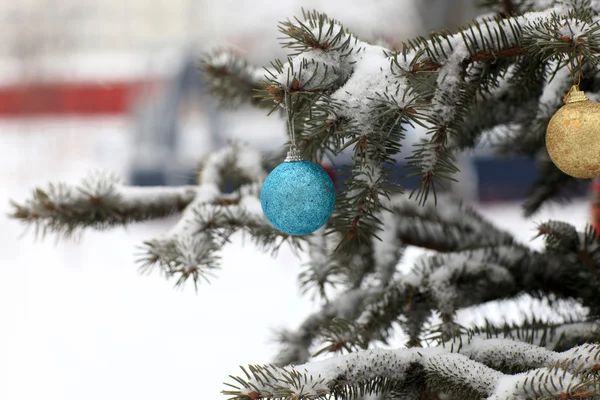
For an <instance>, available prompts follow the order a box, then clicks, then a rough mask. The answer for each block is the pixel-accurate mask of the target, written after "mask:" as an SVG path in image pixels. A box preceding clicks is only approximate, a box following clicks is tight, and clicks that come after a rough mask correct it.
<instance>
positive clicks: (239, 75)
mask: <svg viewBox="0 0 600 400" xmlns="http://www.w3.org/2000/svg"><path fill="white" fill-rule="evenodd" d="M201 69H202V71H203V72H204V73H205V74H206V75H207V78H208V79H207V80H206V81H207V83H208V85H209V90H210V92H211V93H212V94H214V95H216V96H217V97H218V98H219V99H221V101H222V102H224V103H225V104H229V105H232V104H235V103H239V102H248V103H251V104H253V105H255V106H263V107H271V105H270V104H268V103H265V102H262V101H261V98H260V96H259V91H260V90H261V89H263V87H264V85H261V83H260V82H261V81H264V80H265V76H264V75H265V70H264V69H262V68H258V67H255V66H252V65H250V64H249V63H248V62H247V61H246V60H244V59H243V58H241V57H239V56H237V55H236V54H235V53H234V52H232V51H225V50H219V51H215V52H213V53H212V54H208V55H206V56H205V57H204V58H203V59H202V61H201Z"/></svg>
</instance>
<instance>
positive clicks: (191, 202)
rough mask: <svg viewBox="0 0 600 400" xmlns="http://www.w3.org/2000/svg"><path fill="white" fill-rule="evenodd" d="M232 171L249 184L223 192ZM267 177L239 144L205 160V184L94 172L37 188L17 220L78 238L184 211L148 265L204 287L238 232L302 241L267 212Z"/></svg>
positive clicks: (154, 247)
mask: <svg viewBox="0 0 600 400" xmlns="http://www.w3.org/2000/svg"><path fill="white" fill-rule="evenodd" d="M224 174H230V175H232V174H233V175H235V176H236V177H239V178H241V179H243V180H245V183H244V184H243V185H242V186H241V187H239V188H238V190H236V191H235V192H233V193H230V194H226V193H221V191H220V190H219V185H220V184H221V183H223V181H224ZM265 177H266V171H265V170H264V168H263V166H262V159H261V156H260V154H259V153H258V152H256V151H254V150H252V149H250V148H249V147H248V146H247V145H245V144H242V143H239V142H232V143H230V144H229V145H228V146H227V147H225V148H224V149H222V150H219V151H216V152H213V153H211V154H210V155H209V156H208V157H207V158H206V159H205V160H204V162H203V166H202V171H201V172H200V174H199V180H200V183H201V184H200V185H199V186H184V187H175V188H171V187H132V186H126V185H122V184H120V183H119V181H118V180H117V178H116V177H115V175H111V174H107V173H93V174H91V175H90V177H88V178H87V179H85V180H84V181H83V182H82V183H81V184H80V185H67V184H51V185H49V186H48V188H46V189H42V188H37V189H35V191H34V193H33V196H32V198H31V199H29V200H27V201H26V202H25V203H23V204H19V203H16V202H13V207H14V208H15V210H14V211H13V213H12V214H11V216H12V217H13V218H16V219H19V220H21V221H22V222H24V223H26V224H29V225H33V226H34V227H35V228H36V231H37V232H38V233H41V234H45V233H59V234H64V235H65V236H69V235H72V234H73V233H75V232H76V231H77V230H78V229H81V230H83V229H85V228H95V229H107V228H112V227H116V226H122V225H126V224H129V223H133V222H140V221H145V220H149V219H152V218H161V217H166V216H169V215H171V214H173V213H177V212H182V215H181V218H180V219H179V221H178V222H177V223H176V224H175V226H174V227H173V228H172V229H171V230H169V231H168V232H167V233H166V234H165V235H163V236H162V237H160V238H156V239H152V240H148V241H146V242H145V243H144V247H143V250H142V253H141V255H140V261H141V262H142V270H143V271H150V270H151V269H152V268H153V267H154V266H158V267H159V269H160V270H161V272H163V273H164V274H165V275H166V276H168V277H173V276H177V278H178V279H177V285H181V284H183V283H184V282H185V281H186V280H187V279H189V278H192V279H193V281H194V284H195V285H197V283H198V281H199V280H200V279H205V280H206V279H208V277H209V276H210V275H211V273H212V271H213V270H214V269H216V268H217V267H218V261H219V257H218V254H217V252H218V251H219V250H220V249H221V248H222V247H223V245H224V244H225V243H226V242H227V240H228V239H229V237H230V236H231V235H232V234H233V233H234V232H237V231H240V230H243V231H245V232H248V233H250V235H251V236H252V239H253V240H254V241H255V242H256V243H257V244H259V245H261V246H262V247H263V248H266V249H271V250H272V251H276V250H277V249H278V248H279V246H281V244H282V243H284V242H290V243H291V244H292V245H293V246H296V247H297V246H298V244H299V240H298V239H296V238H291V237H288V236H287V235H284V234H282V233H280V232H278V231H276V230H275V229H273V228H272V227H271V226H270V225H269V223H268V222H267V220H266V219H265V218H264V215H263V214H262V211H261V207H260V201H259V198H258V197H259V192H260V185H261V183H262V181H263V180H264V178H265Z"/></svg>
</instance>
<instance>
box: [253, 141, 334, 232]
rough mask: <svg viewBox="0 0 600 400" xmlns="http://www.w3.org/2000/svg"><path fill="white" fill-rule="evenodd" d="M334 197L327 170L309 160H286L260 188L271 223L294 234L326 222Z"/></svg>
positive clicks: (312, 228)
mask: <svg viewBox="0 0 600 400" xmlns="http://www.w3.org/2000/svg"><path fill="white" fill-rule="evenodd" d="M290 152H291V151H290ZM288 158H290V157H289V155H288ZM291 158H292V159H293V158H294V157H291ZM335 200H336V194H335V187H334V185H333V182H332V180H331V178H330V177H329V175H328V174H327V172H325V170H324V169H323V168H321V167H320V166H319V165H317V164H314V163H312V162H310V161H306V160H298V161H294V160H292V161H288V159H286V162H283V163H281V164H279V165H278V166H277V167H276V168H275V169H274V170H273V171H272V172H271V173H270V174H269V175H268V176H267V179H265V181H264V183H263V186H262V188H261V191H260V204H261V206H262V210H263V213H264V214H265V217H266V218H267V220H268V221H269V223H270V224H271V225H273V227H274V228H276V229H278V230H279V231H281V232H283V233H286V234H288V235H292V236H301V235H308V234H310V233H313V232H314V231H316V230H317V229H319V228H321V227H322V226H323V225H325V223H326V222H327V220H328V219H329V217H331V214H332V213H333V209H334V208H335Z"/></svg>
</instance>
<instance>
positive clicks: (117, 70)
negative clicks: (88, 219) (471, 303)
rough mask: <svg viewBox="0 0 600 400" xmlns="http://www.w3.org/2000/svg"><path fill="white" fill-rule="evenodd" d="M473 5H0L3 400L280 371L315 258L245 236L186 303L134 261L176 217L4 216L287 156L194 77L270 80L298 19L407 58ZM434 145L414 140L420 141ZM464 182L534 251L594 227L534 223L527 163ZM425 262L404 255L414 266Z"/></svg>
mask: <svg viewBox="0 0 600 400" xmlns="http://www.w3.org/2000/svg"><path fill="white" fill-rule="evenodd" d="M473 3H474V2H473V1H471V0H415V1H413V0H371V1H369V2H365V1H355V0H352V1H349V0H344V1H341V0H318V1H317V0H277V1H275V0H129V1H126V2H123V1H117V0H94V1H91V0H21V1H19V2H16V1H13V2H9V1H4V2H0V23H1V26H2V35H1V36H0V176H1V177H2V187H3V189H2V190H0V194H1V195H0V211H2V216H1V217H0V218H2V221H0V222H1V224H0V399H2V400H5V399H6V400H24V399H38V398H44V399H45V400H54V399H56V400H59V399H60V400H71V399H73V400H74V399H78V400H79V399H86V400H94V399H106V398H111V399H115V400H116V399H132V398H134V399H137V398H144V399H145V400H152V399H164V398H170V399H193V398H199V397H201V396H202V397H205V398H206V396H210V397H211V398H219V396H221V395H220V394H219V393H218V392H219V390H221V389H223V388H224V386H223V385H222V384H221V382H222V381H224V380H225V379H226V378H227V375H229V374H233V373H237V366H238V365H239V364H247V363H264V362H269V361H270V360H271V358H272V356H273V355H274V350H275V347H274V345H273V343H272V342H271V340H272V339H273V337H274V333H273V329H275V328H279V327H288V328H294V327H295V326H297V325H298V324H299V323H300V322H301V321H302V320H303V318H304V317H305V316H306V315H307V314H308V313H309V312H310V311H311V310H316V309H317V308H318V306H319V305H318V304H313V303H312V302H310V301H309V299H306V298H300V297H299V296H296V295H293V296H290V295H289V293H294V294H296V293H298V290H297V284H296V275H297V273H298V270H299V266H300V265H301V263H302V262H303V258H302V257H300V258H296V257H295V256H293V255H292V254H291V253H290V252H289V251H288V250H287V249H282V251H281V252H280V253H279V255H278V256H277V257H275V258H273V257H270V256H269V255H267V254H262V253H261V252H260V251H258V250H257V249H255V248H253V247H252V246H251V245H250V244H245V243H244V241H243V238H241V237H236V238H234V241H233V243H232V244H231V245H230V246H229V247H227V248H226V249H225V251H224V253H223V260H222V265H223V269H222V270H221V271H220V272H219V273H218V278H217V279H215V280H214V282H213V283H212V284H211V285H202V286H201V287H200V289H199V291H198V293H195V292H194V290H193V288H192V287H187V288H185V289H184V290H182V291H177V290H175V289H173V287H172V283H171V282H167V281H165V280H164V279H163V278H162V277H159V276H155V275H151V276H149V277H147V276H140V275H139V274H138V272H137V271H136V266H135V261H134V255H135V247H136V246H137V245H139V244H141V243H142V241H143V240H146V239H149V238H153V237H155V236H158V235H160V233H161V232H164V231H165V230H167V229H168V228H169V227H170V226H171V225H172V224H173V223H174V221H175V219H170V220H165V221H154V222H151V223H147V224H141V225H138V226H134V227H131V228H129V229H127V230H125V229H120V230H115V231H110V232H100V233H98V232H87V233H86V234H85V235H84V236H83V237H82V238H81V240H80V241H79V242H64V241H61V242H58V243H55V240H54V239H55V238H53V237H48V238H47V239H46V240H44V241H37V242H36V241H34V234H33V233H32V232H25V233H23V229H22V227H21V226H19V225H18V224H17V223H16V222H15V221H12V220H8V219H7V218H6V217H5V215H6V212H8V211H9V203H8V202H9V199H15V200H17V201H19V200H23V199H25V198H26V197H27V196H28V195H29V193H30V191H31V189H32V188H33V187H34V186H35V185H43V184H45V183H46V182H49V181H66V182H78V181H79V180H80V179H81V178H82V177H84V176H85V175H86V173H87V172H88V171H89V170H90V169H95V168H105V169H110V170H113V171H115V172H117V173H118V174H119V175H120V176H122V178H123V180H124V181H125V182H127V183H130V184H135V185H179V184H186V183H192V182H193V181H194V170H195V168H196V166H197V163H198V161H199V160H201V159H202V157H203V156H204V155H205V154H207V153H208V152H210V151H212V150H214V149H216V148H218V147H220V146H222V145H223V144H224V143H225V142H226V141H227V140H228V139H232V138H238V139H242V140H244V141H246V142H248V143H250V144H251V145H252V146H254V147H255V148H257V149H259V150H261V151H263V152H271V151H278V150H280V149H281V147H282V145H283V143H284V142H285V141H286V137H285V131H284V125H283V121H282V120H280V119H278V117H277V116H271V117H267V116H266V112H265V111H264V110H256V109H252V108H250V107H242V108H240V109H237V110H222V109H219V108H218V106H217V103H216V102H215V100H214V99H212V98H210V97H208V96H206V95H205V94H204V82H202V80H201V78H200V76H199V75H198V74H197V70H196V66H197V61H198V58H199V57H200V56H201V55H202V53H203V52H208V51H211V50H213V49H214V48H216V47H228V48H231V49H234V50H235V51H237V52H238V53H239V54H240V55H241V56H244V57H246V58H247V59H248V60H250V61H251V62H253V63H254V64H257V65H268V64H269V62H270V61H271V60H273V59H275V58H281V57H285V55H286V53H285V52H284V51H283V50H282V49H281V48H280V47H279V43H278V40H277V38H278V37H279V33H278V30H277V23H278V22H279V21H282V20H285V19H288V18H290V19H291V18H293V17H294V16H300V15H301V8H302V7H304V8H305V9H316V10H318V11H321V12H325V13H328V14H329V15H330V16H331V17H335V18H336V19H339V20H341V21H343V23H344V24H345V25H346V26H347V27H348V28H350V29H351V30H352V31H353V32H355V33H356V34H358V35H359V36H360V37H361V38H362V39H364V40H367V41H369V40H376V39H379V38H385V39H386V40H387V41H389V42H391V43H398V44H399V43H400V42H402V41H403V40H405V39H407V38H410V37H412V36H415V35H417V34H426V33H427V32H428V31H430V30H437V29H441V28H452V27H454V26H456V25H457V24H460V23H463V22H465V21H467V20H469V19H470V18H473V17H474V16H476V15H477V11H476V9H475V7H474V5H473ZM420 134H421V133H420V132H409V133H408V137H407V143H409V144H410V143H412V142H416V141H417V140H418V138H419V135H420ZM345 161H347V158H346V159H345V158H344V156H343V155H342V156H340V158H339V159H338V160H334V162H339V163H340V164H341V163H343V162H345ZM399 164H402V159H401V158H400V159H399ZM459 166H460V168H461V174H460V176H459V179H460V183H459V184H457V185H455V186H454V187H453V190H455V191H456V192H457V193H460V194H461V195H462V196H463V197H464V198H465V199H466V200H468V201H471V202H473V203H474V204H475V205H476V207H477V208H479V209H480V210H481V211H482V212H483V213H484V214H485V215H487V216H488V217H489V218H491V219H492V220H493V221H494V222H497V223H498V224H500V226H502V227H504V228H506V229H509V230H511V231H513V232H515V233H516V234H517V236H518V237H519V238H521V239H522V240H524V241H526V240H529V238H530V237H531V236H532V235H533V228H534V226H535V225H534V222H535V221H538V222H539V221H541V220H544V219H546V218H549V217H552V218H565V219H567V220H568V221H569V222H571V223H573V224H575V225H576V226H578V227H582V226H583V225H584V224H585V223H586V222H587V220H588V208H587V207H588V206H587V203H586V201H585V199H582V200H579V201H576V202H574V203H573V204H571V205H569V206H566V207H555V208H550V209H545V210H544V211H543V212H542V213H541V214H539V215H538V216H537V217H536V219H535V220H532V221H525V220H523V219H522V218H521V217H520V210H519V207H518V205H519V203H518V201H519V200H521V199H522V198H523V196H524V195H525V194H526V192H527V189H528V188H529V185H530V184H531V182H532V180H533V178H534V177H535V167H534V164H533V162H532V161H531V160H526V159H517V158H515V159H499V158H496V157H494V156H493V155H491V154H490V151H489V149H487V148H485V147H482V148H480V149H478V150H476V151H474V152H471V153H469V154H463V155H461V156H460V157H459ZM402 183H406V184H409V185H410V182H408V181H403V182H402ZM532 245H534V246H538V245H540V243H539V242H534V243H533V244H532ZM233 250H235V251H233ZM419 254H420V253H419V251H418V250H416V249H411V251H409V252H408V254H407V259H406V262H405V264H406V268H409V267H410V265H411V263H410V261H411V260H412V259H414V257H416V256H418V255H419ZM265 294H268V296H273V298H278V299H284V300H282V301H276V302H274V301H268V298H267V296H266V295H265ZM465 318H466V317H465Z"/></svg>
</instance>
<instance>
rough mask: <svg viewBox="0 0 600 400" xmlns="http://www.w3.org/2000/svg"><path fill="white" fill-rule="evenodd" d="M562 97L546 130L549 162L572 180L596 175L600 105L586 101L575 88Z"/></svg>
mask: <svg viewBox="0 0 600 400" xmlns="http://www.w3.org/2000/svg"><path fill="white" fill-rule="evenodd" d="M565 97H566V100H565V105H564V106H562V107H561V108H560V109H559V110H558V111H557V112H556V114H554V115H553V116H552V119H551V120H550V123H549V124H548V129H547V130H546V148H547V149H548V154H549V155H550V159H551V160H552V162H553V163H554V164H555V165H556V166H557V167H558V168H559V169H560V170H561V171H562V172H564V173H565V174H567V175H571V176H572V177H575V178H581V179H586V178H593V177H596V176H600V103H597V102H595V101H591V100H589V99H588V98H587V97H586V96H585V94H584V93H583V92H582V91H580V90H579V88H578V87H577V86H573V87H571V90H569V93H568V94H567V96H565Z"/></svg>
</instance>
